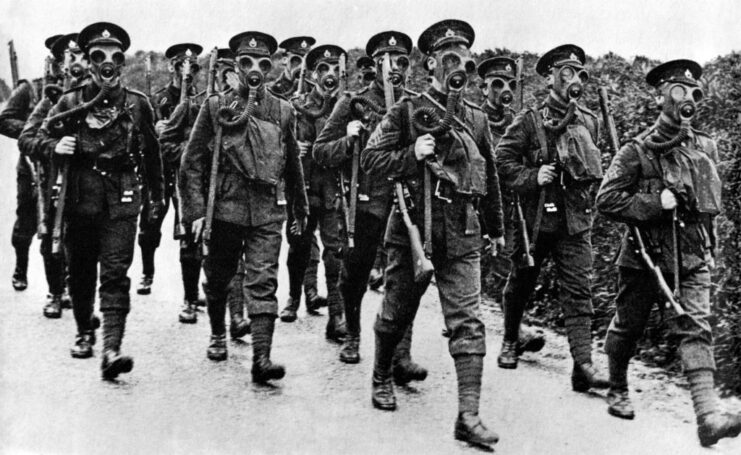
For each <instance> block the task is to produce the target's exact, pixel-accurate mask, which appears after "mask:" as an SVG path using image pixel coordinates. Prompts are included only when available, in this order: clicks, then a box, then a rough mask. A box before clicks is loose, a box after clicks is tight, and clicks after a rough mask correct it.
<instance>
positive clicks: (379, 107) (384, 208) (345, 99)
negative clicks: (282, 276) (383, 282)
mask: <svg viewBox="0 0 741 455" xmlns="http://www.w3.org/2000/svg"><path fill="white" fill-rule="evenodd" d="M365 50H366V53H367V54H368V55H370V56H372V58H373V59H375V60H371V61H372V62H373V65H374V67H375V68H376V70H375V71H372V72H371V70H370V69H367V70H366V71H365V73H364V74H373V75H374V76H375V78H374V79H373V81H372V82H370V84H368V85H367V86H366V87H365V88H363V89H361V90H360V91H358V92H357V93H352V94H351V93H346V94H343V96H342V97H341V98H340V100H339V101H338V102H337V104H336V105H335V107H334V110H333V111H332V114H331V115H330V116H329V118H328V119H327V123H326V124H325V125H324V128H323V129H322V131H321V133H319V136H318V137H317V140H316V142H315V143H314V148H313V149H312V153H313V157H314V160H315V162H316V163H317V164H318V165H320V166H325V167H327V168H331V169H339V171H340V172H343V173H344V174H343V181H344V182H345V183H344V186H345V188H343V193H345V192H346V193H347V197H348V199H349V197H350V191H349V189H347V188H349V186H350V185H351V184H352V175H353V169H352V166H354V165H356V163H357V159H355V161H353V158H354V153H359V152H360V151H361V150H362V149H363V148H364V147H365V143H366V142H367V140H368V135H369V133H368V132H370V131H373V130H374V128H375V127H376V125H377V124H378V123H379V122H380V121H381V113H382V112H383V111H385V110H386V107H385V99H384V84H392V85H393V90H394V92H395V94H396V98H401V97H402V96H404V95H405V94H407V93H408V92H407V91H406V90H405V89H404V82H405V79H406V74H407V72H408V71H409V65H410V64H409V53H410V52H411V51H412V39H411V38H409V37H408V36H407V35H405V34H404V33H401V32H396V31H388V32H381V33H378V34H376V35H374V36H373V37H371V39H370V40H368V44H367V45H366V48H365ZM386 55H388V59H389V68H390V71H389V78H390V80H388V81H384V80H383V71H382V65H383V60H384V59H385V58H386ZM361 58H362V57H361ZM355 172H356V175H357V188H358V190H357V197H356V200H355V201H350V202H348V203H347V205H348V206H349V207H351V208H352V207H355V215H354V216H355V226H357V227H358V228H357V229H356V230H355V231H354V232H353V233H349V232H346V235H348V236H349V235H351V234H352V235H353V242H354V247H353V248H352V249H349V248H348V251H347V252H346V253H345V254H344V255H343V260H342V270H341V275H340V281H339V290H340V292H341V294H342V300H343V302H344V309H345V319H346V321H347V336H346V337H345V340H344V342H343V345H342V349H341V351H340V361H342V362H345V363H358V362H359V361H360V354H359V351H358V347H359V344H360V308H361V302H362V300H363V295H364V294H365V291H366V289H367V287H368V286H367V283H368V276H369V274H370V271H371V268H372V266H373V263H374V260H375V258H376V251H377V250H378V249H379V247H380V244H381V240H382V236H383V231H384V229H385V228H386V220H387V219H388V215H389V213H390V212H391V206H392V202H393V194H394V184H393V182H391V181H389V180H388V179H386V178H385V177H384V176H374V175H370V174H366V173H364V172H362V170H359V169H358V170H356V171H355ZM343 197H345V196H343ZM411 342H412V329H411V325H410V327H409V329H408V330H407V333H406V334H405V337H404V338H403V340H402V341H401V342H400V343H399V344H398V346H397V347H396V353H395V355H394V359H393V360H394V361H393V365H394V366H393V373H394V378H395V380H396V383H397V384H399V385H402V384H406V383H407V382H409V381H410V380H424V379H425V378H426V377H427V370H425V369H424V368H422V367H420V366H419V365H417V364H416V363H414V362H412V360H411V356H410V349H411Z"/></svg>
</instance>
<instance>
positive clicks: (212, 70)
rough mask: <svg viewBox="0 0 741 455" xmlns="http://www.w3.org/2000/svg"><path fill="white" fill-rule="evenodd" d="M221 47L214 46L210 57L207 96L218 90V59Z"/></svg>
mask: <svg viewBox="0 0 741 455" xmlns="http://www.w3.org/2000/svg"><path fill="white" fill-rule="evenodd" d="M218 53H219V48H218V47H214V50H212V51H211V55H209V57H208V80H207V82H206V97H207V98H208V97H210V96H211V95H213V94H214V93H215V92H216V59H217V57H218Z"/></svg>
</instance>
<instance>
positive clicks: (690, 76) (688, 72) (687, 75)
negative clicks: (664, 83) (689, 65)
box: [684, 70, 695, 80]
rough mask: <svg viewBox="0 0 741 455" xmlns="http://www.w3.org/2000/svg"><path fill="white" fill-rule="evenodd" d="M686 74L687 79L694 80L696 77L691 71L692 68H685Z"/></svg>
mask: <svg viewBox="0 0 741 455" xmlns="http://www.w3.org/2000/svg"><path fill="white" fill-rule="evenodd" d="M684 76H685V77H686V78H687V79H692V80H695V78H694V77H693V76H692V71H690V70H685V71H684Z"/></svg>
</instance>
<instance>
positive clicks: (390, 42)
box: [389, 36, 396, 46]
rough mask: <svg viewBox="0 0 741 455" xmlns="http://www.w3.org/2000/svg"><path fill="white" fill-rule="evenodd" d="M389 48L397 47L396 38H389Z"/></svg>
mask: <svg viewBox="0 0 741 455" xmlns="http://www.w3.org/2000/svg"><path fill="white" fill-rule="evenodd" d="M389 46H396V38H394V37H393V36H392V37H391V38H389Z"/></svg>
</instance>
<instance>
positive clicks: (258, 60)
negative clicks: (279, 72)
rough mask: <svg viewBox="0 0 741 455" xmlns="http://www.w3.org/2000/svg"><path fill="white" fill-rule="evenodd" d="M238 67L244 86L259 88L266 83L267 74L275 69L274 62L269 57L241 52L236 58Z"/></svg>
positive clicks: (250, 88) (245, 87)
mask: <svg viewBox="0 0 741 455" xmlns="http://www.w3.org/2000/svg"><path fill="white" fill-rule="evenodd" d="M236 69H237V75H238V76H239V80H240V82H241V84H242V87H243V88H244V89H247V90H257V89H259V88H261V87H262V86H263V84H265V76H266V75H267V74H268V73H270V70H272V69H273V62H272V60H270V59H269V58H267V57H253V56H251V55H248V54H241V55H239V56H237V58H236Z"/></svg>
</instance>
